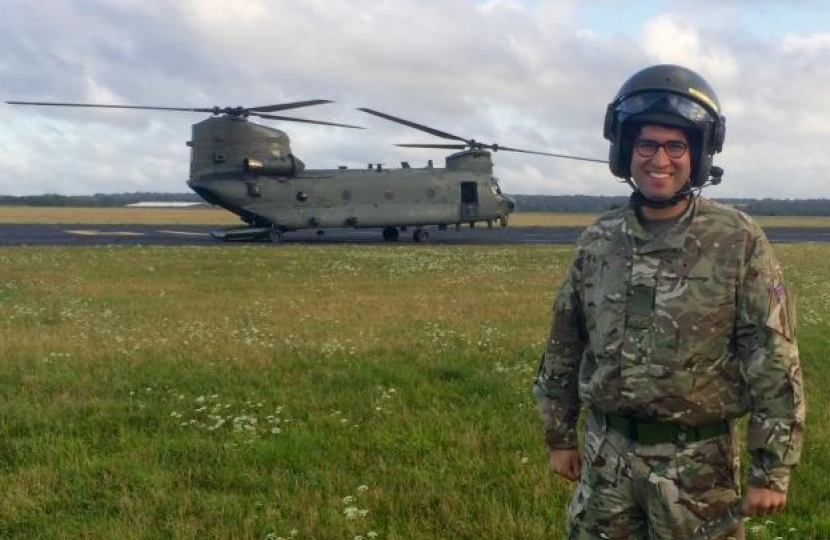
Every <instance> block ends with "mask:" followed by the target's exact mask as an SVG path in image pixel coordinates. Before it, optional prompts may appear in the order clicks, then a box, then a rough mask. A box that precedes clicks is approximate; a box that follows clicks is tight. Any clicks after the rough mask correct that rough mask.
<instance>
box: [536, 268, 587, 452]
mask: <svg viewBox="0 0 830 540" xmlns="http://www.w3.org/2000/svg"><path fill="white" fill-rule="evenodd" d="M580 274H581V271H580V264H579V259H578V256H577V257H575V258H574V261H573V262H572V263H571V267H570V269H569V271H568V275H567V277H566V278H565V280H564V282H563V284H562V286H561V287H560V289H559V292H558V294H557V296H556V299H555V300H554V303H553V318H552V323H551V328H550V333H549V335H548V340H547V344H546V346H545V352H544V354H543V355H542V361H541V364H540V366H539V372H538V374H537V376H536V381H535V384H534V387H533V394H534V396H535V398H536V403H537V405H538V408H539V415H540V416H541V420H542V425H543V427H544V430H545V442H546V443H547V445H548V447H549V448H550V449H571V448H576V447H577V435H576V424H577V420H578V419H579V395H578V375H579V363H580V358H581V357H582V352H583V349H584V347H585V341H586V339H585V330H584V328H585V325H584V317H583V314H582V309H581V302H580V295H579V283H580V280H581V276H580Z"/></svg>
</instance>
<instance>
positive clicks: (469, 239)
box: [0, 224, 830, 246]
mask: <svg viewBox="0 0 830 540" xmlns="http://www.w3.org/2000/svg"><path fill="white" fill-rule="evenodd" d="M212 229H216V227H209V226H186V225H87V224H84V225H66V224H61V225H41V224H37V225H28V224H27V225H22V224H0V246H112V245H154V246H155V245H159V246H160V245H170V246H184V245H188V246H199V245H213V246H222V245H225V246H231V245H246V244H248V245H249V244H251V243H267V241H264V240H259V241H250V240H248V241H244V240H234V241H229V242H221V241H217V240H214V239H213V237H211V235H210V231H211V230H212ZM426 230H427V231H429V234H430V236H429V240H428V243H429V244H435V245H511V244H559V245H570V244H573V243H574V241H575V240H576V238H577V236H578V235H579V233H580V232H582V230H583V227H558V228H549V227H507V228H504V229H502V228H492V229H488V228H486V227H479V228H474V229H470V228H461V229H460V230H458V231H456V230H455V229H452V228H451V229H447V230H445V231H441V230H438V229H434V228H428V229H426ZM765 232H766V234H767V237H768V238H769V239H770V241H771V242H772V243H786V244H793V243H826V242H830V228H828V229H817V228H806V227H770V228H766V229H765ZM282 243H284V244H361V245H362V244H366V245H371V244H385V243H387V242H384V241H383V239H382V237H381V232H380V230H379V229H326V230H325V232H323V233H321V234H318V232H317V231H316V230H303V231H297V232H289V233H286V234H285V235H284V236H283V242H282ZM397 243H407V244H414V243H415V242H414V240H413V239H412V234H411V229H410V231H409V232H402V233H401V235H400V239H399V240H398V242H397Z"/></svg>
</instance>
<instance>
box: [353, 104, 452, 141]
mask: <svg viewBox="0 0 830 540" xmlns="http://www.w3.org/2000/svg"><path fill="white" fill-rule="evenodd" d="M357 110H358V111H363V112H365V113H369V114H373V115H375V116H379V117H380V118H384V119H386V120H389V121H391V122H397V123H398V124H403V125H405V126H409V127H411V128H414V129H418V130H420V131H424V132H426V133H429V134H430V135H435V136H436V137H441V138H442V139H454V140H456V141H464V142H465V143H466V142H468V141H467V139H465V138H464V137H459V136H458V135H453V134H452V133H447V132H446V131H440V130H437V129H435V128H431V127H429V126H425V125H423V124H416V123H415V122H410V121H409V120H404V119H403V118H398V117H397V116H392V115H391V114H386V113H382V112H379V111H374V110H372V109H366V108H358V109H357Z"/></svg>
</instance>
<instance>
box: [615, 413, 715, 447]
mask: <svg viewBox="0 0 830 540" xmlns="http://www.w3.org/2000/svg"><path fill="white" fill-rule="evenodd" d="M605 422H606V424H607V425H608V427H609V428H611V429H613V430H614V431H616V432H618V433H621V434H623V435H625V436H626V437H628V438H629V439H631V440H632V441H634V442H637V443H640V444H663V443H678V442H681V443H682V442H697V441H702V440H704V439H711V438H712V437H717V436H719V435H726V434H727V433H729V422H727V421H726V420H721V421H718V422H712V423H711V424H703V425H700V426H687V425H684V424H675V423H670V422H654V421H646V420H638V419H636V418H632V417H630V416H621V415H618V414H606V415H605Z"/></svg>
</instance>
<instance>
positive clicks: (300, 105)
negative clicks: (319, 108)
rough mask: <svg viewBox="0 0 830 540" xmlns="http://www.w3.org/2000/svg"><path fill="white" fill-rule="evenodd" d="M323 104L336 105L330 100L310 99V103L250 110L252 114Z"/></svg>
mask: <svg viewBox="0 0 830 540" xmlns="http://www.w3.org/2000/svg"><path fill="white" fill-rule="evenodd" d="M323 103H334V102H333V101H331V100H330V99H310V100H308V101H295V102H293V103H281V104H279V105H263V106H261V107H251V108H249V109H248V110H249V111H251V112H274V111H284V110H286V109H297V108H299V107H310V106H312V105H322V104H323Z"/></svg>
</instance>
